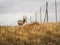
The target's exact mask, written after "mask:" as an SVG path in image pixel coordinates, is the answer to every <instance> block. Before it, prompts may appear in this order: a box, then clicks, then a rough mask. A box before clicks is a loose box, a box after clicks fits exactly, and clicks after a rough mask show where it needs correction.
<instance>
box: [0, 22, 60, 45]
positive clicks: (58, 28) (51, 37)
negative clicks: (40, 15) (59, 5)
mask: <svg viewBox="0 0 60 45" xmlns="http://www.w3.org/2000/svg"><path fill="white" fill-rule="evenodd" d="M0 44H1V45H60V23H42V24H39V23H37V22H34V23H31V24H26V25H24V26H23V28H20V27H18V26H0Z"/></svg>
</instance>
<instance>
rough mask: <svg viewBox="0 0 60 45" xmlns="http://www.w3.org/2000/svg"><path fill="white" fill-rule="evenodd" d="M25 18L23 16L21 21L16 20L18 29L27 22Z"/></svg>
mask: <svg viewBox="0 0 60 45" xmlns="http://www.w3.org/2000/svg"><path fill="white" fill-rule="evenodd" d="M26 19H27V17H26V16H23V20H18V27H22V26H23V25H24V24H25V23H26V22H27V20H26Z"/></svg>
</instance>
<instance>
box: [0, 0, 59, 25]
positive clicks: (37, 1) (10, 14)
mask: <svg viewBox="0 0 60 45" xmlns="http://www.w3.org/2000/svg"><path fill="white" fill-rule="evenodd" d="M46 1H47V2H48V5H49V6H48V14H49V21H50V22H54V21H55V7H54V6H55V4H54V2H55V0H0V24H2V25H16V24H17V20H19V19H22V15H26V16H27V17H28V19H27V20H28V22H29V20H30V19H29V18H30V16H32V21H33V20H34V15H35V11H37V15H38V21H39V11H40V6H41V10H42V11H41V15H42V21H43V19H44V16H45V5H46V4H45V3H46ZM57 11H58V21H60V20H59V19H60V18H59V17H60V0H57Z"/></svg>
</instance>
